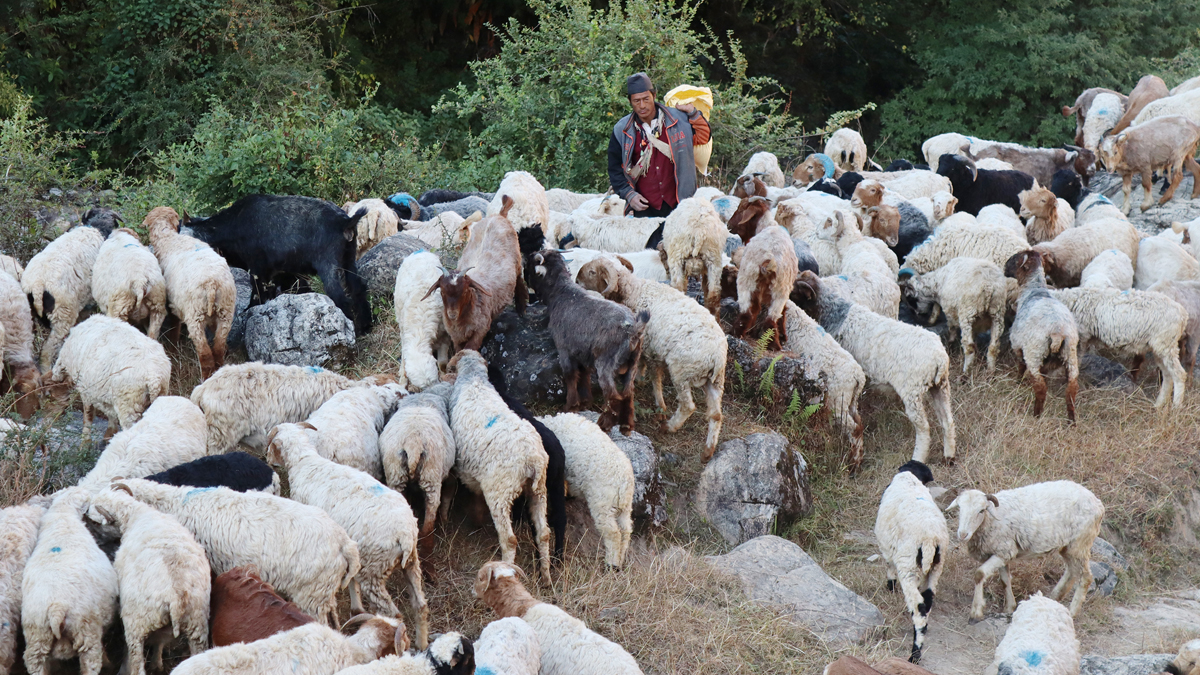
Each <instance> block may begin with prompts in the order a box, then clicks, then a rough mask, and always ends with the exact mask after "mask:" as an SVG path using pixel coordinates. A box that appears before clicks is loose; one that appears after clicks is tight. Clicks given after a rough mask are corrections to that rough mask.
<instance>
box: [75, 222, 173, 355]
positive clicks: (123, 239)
mask: <svg viewBox="0 0 1200 675" xmlns="http://www.w3.org/2000/svg"><path fill="white" fill-rule="evenodd" d="M92 297H93V298H95V299H96V305H97V306H98V307H99V308H100V311H101V312H104V313H105V314H107V315H108V316H111V317H113V318H114V319H120V320H121V321H127V322H129V323H137V322H139V321H142V320H146V319H149V322H150V323H149V326H148V327H147V328H146V335H147V336H148V337H149V338H150V339H151V340H156V339H158V330H159V329H160V328H162V323H163V320H164V319H166V318H167V284H166V282H165V281H163V275H162V270H161V269H159V267H158V260H157V259H156V258H155V257H154V254H153V253H151V252H150V250H149V249H147V248H146V247H145V246H142V242H141V241H139V240H138V237H137V234H136V233H135V232H134V231H133V230H129V229H126V228H123V227H122V228H120V229H116V230H113V231H112V234H110V235H108V239H105V240H104V243H103V244H102V245H101V246H100V251H99V252H98V253H97V254H96V262H95V264H94V265H93V266H92Z"/></svg>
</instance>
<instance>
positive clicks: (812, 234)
mask: <svg viewBox="0 0 1200 675" xmlns="http://www.w3.org/2000/svg"><path fill="white" fill-rule="evenodd" d="M815 194H823V193H815ZM831 199H832V197H831ZM838 201H839V202H842V201H844V200H838ZM849 206H850V205H849V203H847V204H846V208H845V212H846V213H848V214H851V216H850V217H853V215H852V214H853V212H852V211H850V208H849ZM822 210H823V209H821V207H820V205H814V204H811V203H809V202H808V201H807V200H805V199H803V198H796V199H789V200H787V201H785V202H783V203H781V204H780V205H779V206H778V207H776V209H775V221H776V222H778V223H779V225H780V227H783V228H784V229H786V230H787V231H788V233H789V234H791V235H792V242H793V243H795V242H800V243H803V244H804V245H805V246H806V247H807V248H808V250H809V253H811V254H812V257H813V261H814V262H815V263H816V265H817V269H818V270H819V271H820V273H822V274H832V273H834V272H837V271H838V270H840V269H841V268H842V257H841V255H839V254H838V250H837V244H835V243H834V242H832V241H826V240H824V239H821V238H820V237H818V236H817V227H818V225H820V224H822V223H824V222H825V217H824V216H823V215H820V213H821V212H822ZM830 217H832V213H831V215H830ZM798 257H799V256H797V258H798Z"/></svg>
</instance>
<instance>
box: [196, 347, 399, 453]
mask: <svg viewBox="0 0 1200 675" xmlns="http://www.w3.org/2000/svg"><path fill="white" fill-rule="evenodd" d="M377 381H380V380H379V379H378V378H377V377H376V376H372V377H368V378H365V379H363V380H361V381H359V382H355V381H354V380H351V379H349V378H346V377H342V376H341V375H338V374H337V373H335V372H332V371H329V370H325V369H324V368H318V367H316V366H284V365H279V364H275V363H258V362H253V361H252V362H250V363H239V364H238V365H235V366H225V367H224V368H222V369H220V370H218V371H217V372H216V374H215V375H213V376H212V377H210V378H208V379H207V380H205V381H204V382H201V383H200V384H198V385H196V388H195V389H193V390H192V403H194V404H196V405H197V406H199V407H200V409H201V410H203V411H204V418H205V420H207V422H208V430H209V432H208V454H210V455H215V454H219V453H222V452H226V451H228V450H230V449H231V448H233V447H234V446H236V445H237V444H238V443H244V444H246V445H248V446H250V447H252V448H262V447H263V446H264V445H265V442H264V439H265V438H266V435H267V433H268V432H269V431H270V430H271V429H272V428H274V427H275V425H277V424H283V423H284V422H302V421H304V420H305V419H308V416H309V415H311V414H313V413H314V412H316V410H317V409H318V408H320V407H321V405H322V404H324V403H325V401H328V400H329V399H330V398H332V397H333V395H334V394H336V393H338V392H339V391H342V390H344V389H349V388H351V387H362V386H369V385H373V384H375V383H376V382H377Z"/></svg>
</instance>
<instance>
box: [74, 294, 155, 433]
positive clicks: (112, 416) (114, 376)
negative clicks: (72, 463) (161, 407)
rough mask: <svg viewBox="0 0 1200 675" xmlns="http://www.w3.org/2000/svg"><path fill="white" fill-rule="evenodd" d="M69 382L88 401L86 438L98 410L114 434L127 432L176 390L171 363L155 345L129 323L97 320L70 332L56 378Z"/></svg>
mask: <svg viewBox="0 0 1200 675" xmlns="http://www.w3.org/2000/svg"><path fill="white" fill-rule="evenodd" d="M51 379H52V380H53V381H54V382H65V381H68V380H69V381H70V382H71V383H72V384H74V385H75V388H76V389H78V390H79V398H80V399H82V401H83V435H84V436H85V437H86V436H87V435H88V433H89V431H90V430H91V428H92V410H93V409H98V410H99V411H100V412H101V413H102V414H103V415H104V416H105V417H107V418H108V421H109V426H108V428H109V430H110V431H115V430H116V425H114V424H113V422H119V423H120V426H121V428H122V429H128V428H129V427H130V426H131V425H133V424H134V423H135V422H137V421H138V419H140V418H141V416H142V412H143V411H145V410H146V408H148V407H150V404H151V403H154V399H156V398H158V397H159V396H162V395H163V394H166V393H167V388H168V387H169V386H170V385H171V360H170V359H168V358H167V353H166V351H164V350H163V347H162V345H161V344H159V343H158V342H157V341H156V340H152V339H150V338H148V337H146V336H145V335H142V334H141V333H140V332H138V330H137V329H136V328H134V327H133V326H130V325H129V324H127V323H125V322H124V321H120V320H117V319H114V318H111V317H107V316H104V315H102V314H97V315H94V316H92V317H89V318H88V319H87V320H86V321H84V322H83V323H81V324H79V325H78V326H75V327H74V328H72V329H71V333H70V334H69V335H68V336H67V339H66V340H65V341H64V342H63V346H62V351H60V352H59V354H58V360H57V361H55V362H54V370H53V371H52V373H51Z"/></svg>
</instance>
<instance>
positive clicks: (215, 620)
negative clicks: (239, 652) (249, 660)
mask: <svg viewBox="0 0 1200 675" xmlns="http://www.w3.org/2000/svg"><path fill="white" fill-rule="evenodd" d="M210 605H211V606H210V609H209V611H210V613H211V618H210V625H211V629H210V631H209V634H210V635H211V636H212V643H213V646H214V647H224V646H225V645H231V644H234V643H236V642H253V641H255V640H261V639H263V638H266V637H270V636H272V635H274V634H276V633H282V632H284V631H287V630H291V629H293V628H295V627H297V626H303V625H304V624H306V623H312V622H313V621H314V619H313V618H312V617H311V616H309V615H307V614H305V613H304V612H303V611H301V610H300V608H299V607H297V606H296V603H294V602H288V601H287V600H284V599H283V598H281V597H279V595H278V594H277V593H275V589H273V588H271V585H270V584H268V583H267V582H265V581H263V580H262V579H261V578H260V577H259V576H258V572H257V570H255V569H254V568H253V567H235V568H233V569H231V570H229V571H228V572H225V573H224V574H222V575H220V576H218V577H217V578H216V579H215V580H214V581H213V585H212V601H211V603H210Z"/></svg>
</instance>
